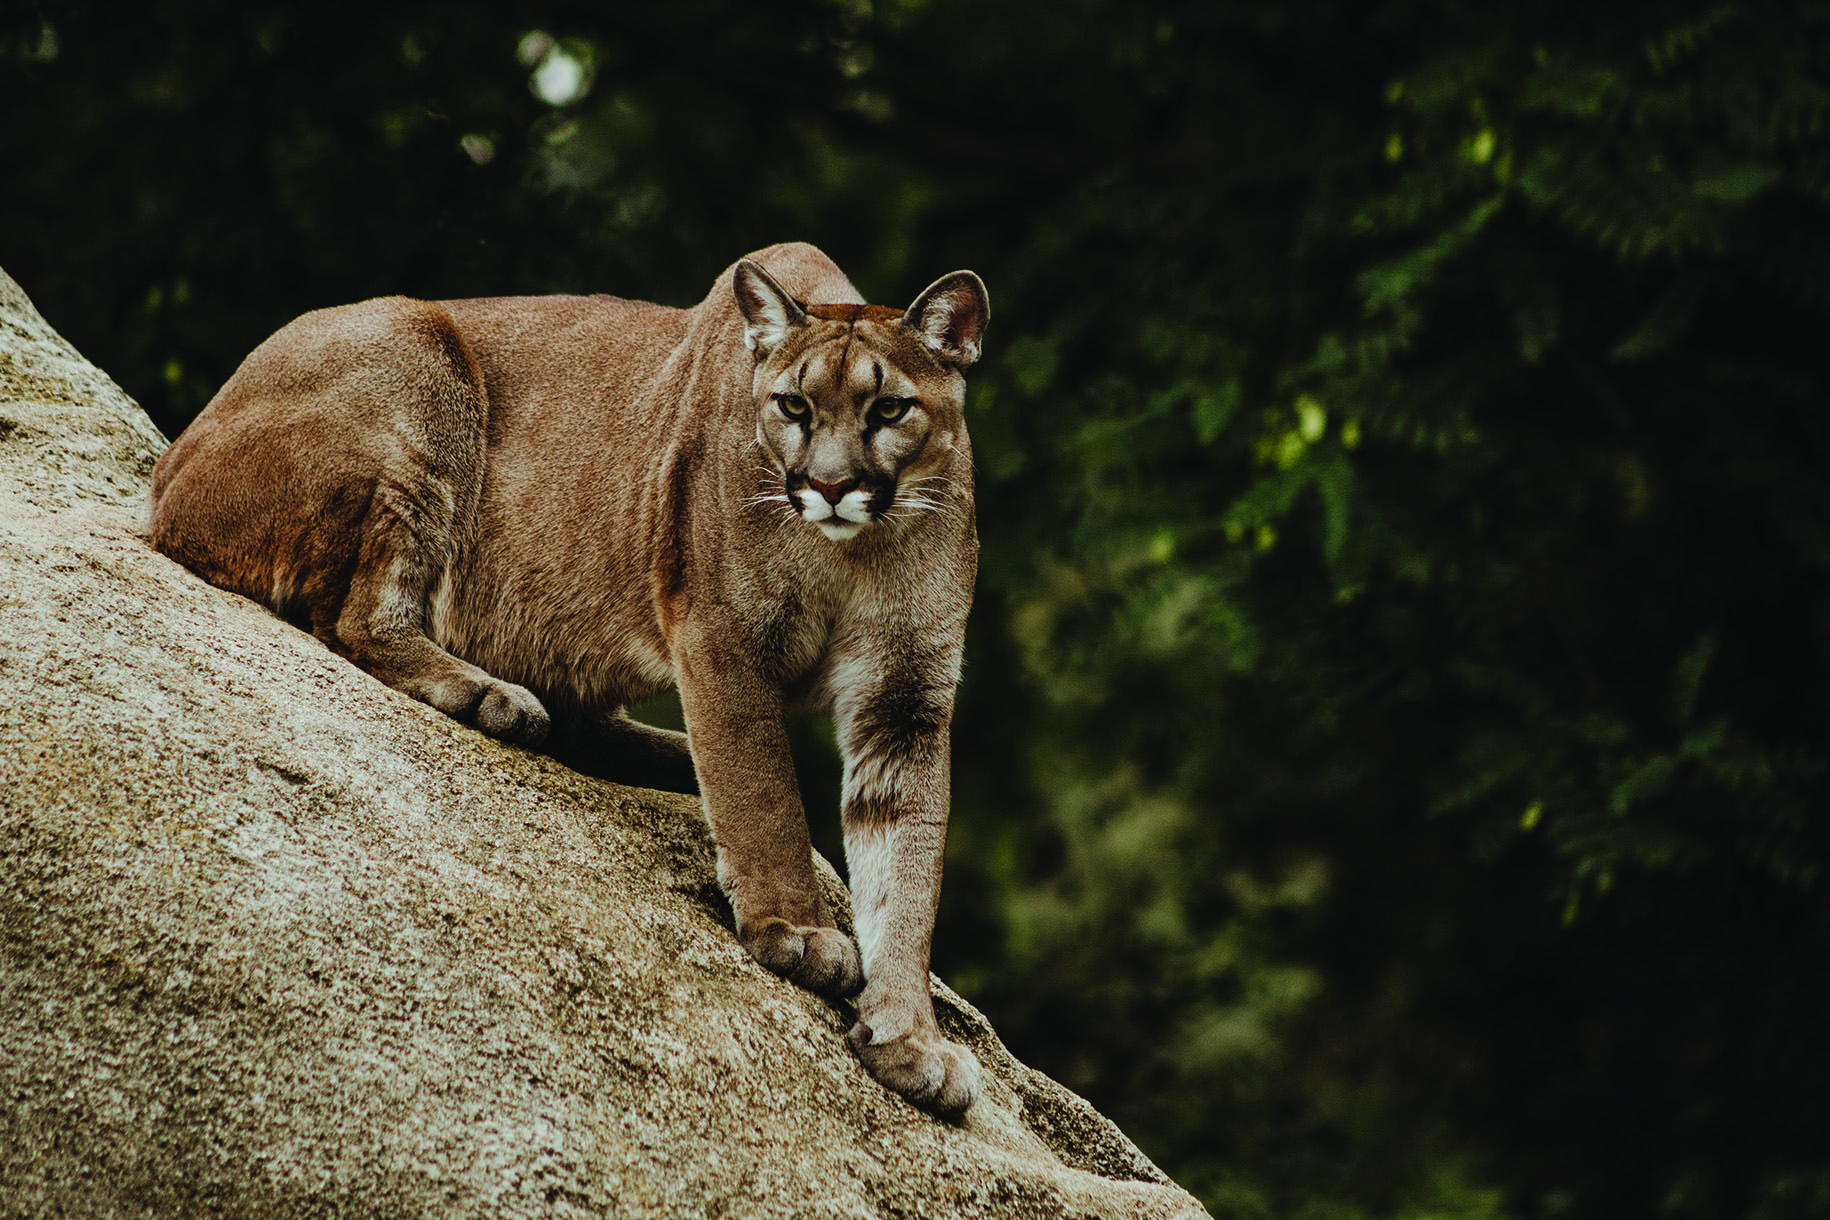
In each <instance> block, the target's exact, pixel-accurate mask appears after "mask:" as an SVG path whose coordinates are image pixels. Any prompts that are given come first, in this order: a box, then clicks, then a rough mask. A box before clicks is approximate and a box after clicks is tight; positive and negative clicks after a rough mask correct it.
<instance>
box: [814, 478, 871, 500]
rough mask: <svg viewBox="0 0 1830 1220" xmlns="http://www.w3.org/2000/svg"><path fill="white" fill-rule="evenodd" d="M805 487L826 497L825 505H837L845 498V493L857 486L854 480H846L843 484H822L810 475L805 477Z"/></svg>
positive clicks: (856, 481)
mask: <svg viewBox="0 0 1830 1220" xmlns="http://www.w3.org/2000/svg"><path fill="white" fill-rule="evenodd" d="M807 485H808V486H809V487H811V488H813V489H814V490H815V491H817V492H819V493H820V494H821V495H823V496H825V497H826V503H828V504H837V503H838V502H839V501H840V500H843V499H844V498H845V493H846V492H848V491H850V490H851V489H852V488H854V487H856V486H857V485H858V480H856V479H846V480H845V481H844V482H843V483H822V482H820V481H819V480H818V479H816V478H814V477H813V476H812V475H809V476H807Z"/></svg>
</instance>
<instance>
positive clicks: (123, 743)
mask: <svg viewBox="0 0 1830 1220" xmlns="http://www.w3.org/2000/svg"><path fill="white" fill-rule="evenodd" d="M163 446H164V439H163V438H162V437H161V436H160V435H159V434H158V432H157V430H155V429H154V428H153V427H152V425H151V423H150V422H148V420H147V419H146V417H145V415H143V414H142V413H141V412H140V410H139V409H138V408H137V407H136V406H135V405H134V404H133V403H132V402H131V401H129V400H128V399H127V397H126V396H125V395H123V394H122V393H121V391H120V390H119V389H118V388H116V387H115V386H114V384H113V383H112V382H110V381H109V380H108V379H107V378H106V377H104V376H103V375H102V374H101V373H99V372H98V371H97V370H96V369H94V368H93V367H92V366H90V365H89V364H88V363H86V362H85V361H84V360H83V359H82V357H81V356H79V355H78V354H77V353H76V351H75V350H74V349H72V348H71V347H70V346H69V345H68V344H67V343H65V342H64V341H63V340H62V339H61V338H59V337H58V336H57V335H56V333H55V332H53V331H52V330H51V329H50V327H49V326H47V325H46V324H45V322H44V321H43V319H41V318H40V317H39V316H38V315H37V313H36V312H35V311H34V310H33V309H32V306H31V304H30V302H29V301H27V300H26V298H25V295H24V293H22V292H21V291H20V290H19V288H18V286H17V285H16V284H14V283H13V282H12V281H11V280H10V279H7V278H6V276H5V275H4V274H0V1212H4V1213H6V1214H16V1215H33V1216H50V1215H82V1216H107V1215H128V1216H141V1215H156V1216H180V1215H182V1216H237V1217H258V1216H270V1215H287V1216H290V1215H337V1216H343V1215H348V1216H490V1217H508V1216H536V1215H538V1216H587V1215H588V1216H600V1215H611V1216H656V1217H662V1216H664V1217H691V1216H733V1217H736V1216H859V1217H867V1216H869V1217H875V1216H908V1217H928V1216H933V1217H940V1216H962V1217H966V1216H1013V1217H1014V1216H1022V1217H1027V1216H1056V1215H1070V1216H1083V1215H1084V1216H1102V1217H1107V1216H1109V1217H1120V1216H1137V1217H1144V1216H1153V1217H1154V1216H1164V1217H1167V1216H1178V1217H1179V1216H1199V1215H1202V1214H1204V1213H1202V1212H1201V1209H1200V1208H1199V1206H1198V1205H1197V1204H1196V1203H1195V1202H1194V1200H1192V1199H1191V1198H1190V1197H1189V1196H1188V1195H1187V1194H1185V1193H1184V1192H1182V1191H1181V1190H1180V1189H1178V1188H1177V1187H1176V1186H1174V1185H1173V1184H1172V1183H1170V1182H1169V1181H1168V1180H1167V1179H1166V1178H1165V1177H1164V1176H1163V1174H1162V1173H1161V1172H1160V1171H1159V1170H1157V1169H1156V1167H1155V1166H1153V1165H1151V1164H1150V1162H1149V1161H1148V1160H1146V1159H1145V1158H1144V1156H1143V1155H1142V1154H1141V1153H1139V1152H1138V1150H1137V1149H1136V1148H1135V1147H1134V1146H1133V1145H1132V1144H1131V1143H1130V1142H1129V1141H1128V1140H1126V1139H1125V1137H1124V1136H1123V1135H1122V1134H1120V1133H1119V1131H1118V1130H1117V1128H1115V1127H1114V1126H1113V1125H1112V1124H1111V1123H1109V1122H1108V1121H1106V1120H1105V1119H1104V1118H1102V1117H1100V1116H1099V1115H1098V1114H1097V1113H1095V1112H1094V1111H1093V1110H1092V1109H1091V1108H1090V1107H1089V1106H1088V1105H1087V1104H1086V1103H1085V1102H1084V1101H1082V1100H1081V1099H1079V1098H1078V1097H1075V1096H1074V1095H1073V1094H1071V1093H1069V1092H1068V1091H1066V1090H1065V1089H1063V1088H1061V1087H1060V1086H1059V1085H1056V1084H1055V1083H1054V1082H1052V1081H1050V1080H1048V1079H1046V1078H1045V1077H1043V1076H1041V1075H1040V1074H1038V1073H1036V1072H1033V1071H1030V1070H1029V1069H1027V1068H1025V1067H1024V1066H1023V1065H1022V1064H1020V1063H1018V1062H1017V1061H1016V1060H1015V1059H1013V1058H1012V1057H1011V1056H1010V1054H1009V1053H1008V1052H1007V1051H1005V1049H1004V1047H1003V1046H1002V1044H1001V1043H999V1041H998V1039H997V1037H996V1035H994V1034H993V1033H992V1031H991V1029H990V1028H989V1027H988V1026H987V1025H986V1023H985V1020H984V1018H983V1017H981V1016H980V1015H979V1014H978V1013H977V1012H976V1011H974V1010H973V1009H972V1008H971V1007H970V1006H969V1005H967V1004H966V1003H965V1002H964V1001H962V1000H960V998H959V997H958V996H955V995H954V994H952V993H951V992H950V991H948V990H946V989H945V988H944V987H938V988H937V991H938V995H939V997H940V998H939V1007H940V1010H941V1016H942V1023H943V1025H944V1026H945V1027H946V1029H947V1031H948V1032H949V1033H950V1034H951V1035H953V1036H954V1037H956V1038H959V1039H960V1040H961V1041H963V1042H965V1043H967V1044H968V1045H969V1046H971V1047H972V1049H973V1050H974V1052H975V1053H976V1054H977V1055H978V1056H979V1058H980V1060H981V1062H982V1063H983V1064H984V1066H985V1068H986V1075H987V1087H986V1096H985V1098H984V1100H983V1101H982V1102H981V1103H980V1104H979V1105H978V1106H976V1107H975V1108H974V1109H973V1110H972V1111H971V1112H970V1113H969V1114H968V1116H967V1118H966V1120H965V1121H964V1122H963V1123H962V1124H960V1125H950V1124H947V1123H944V1122H941V1121H938V1120H936V1119H934V1118H932V1117H930V1116H929V1115H927V1114H924V1113H922V1112H921V1111H919V1110H917V1109H915V1108H913V1107H912V1106H909V1105H908V1104H906V1103H904V1102H903V1101H901V1100H900V1099H898V1098H896V1097H895V1096H892V1095H891V1094H890V1093H888V1092H886V1091H884V1090H883V1089H882V1088H881V1087H880V1086H878V1085H877V1084H876V1083H875V1082H873V1081H872V1080H871V1079H870V1077H869V1076H867V1075H866V1074H865V1073H864V1071H863V1070H862V1069H861V1068H860V1066H859V1065H858V1063H857V1062H856V1060H855V1059H854V1058H853V1057H852V1055H851V1053H850V1052H849V1051H848V1050H847V1049H846V1047H845V1045H844V1042H843V1041H842V1037H841V1035H842V1034H843V1032H844V1030H845V1029H846V1028H847V1026H848V1025H849V1023H850V1021H851V1016H850V1014H849V1012H848V1011H847V1010H846V1009H845V1008H844V1007H843V1006H841V1005H834V1004H831V1003H828V1002H826V1001H824V1000H821V999H819V998H817V997H815V996H813V995H810V994H809V993H807V992H805V991H802V990H799V989H798V988H796V987H794V986H792V985H790V984H789V983H786V982H784V981H782V980H780V979H777V978H775V977H774V976H772V975H770V974H769V973H767V972H766V971H764V970H762V969H761V968H759V967H758V966H756V965H755V964H754V963H753V962H752V961H751V960H750V959H749V957H748V956H747V955H745V954H744V952H743V951H742V950H741V949H740V948H739V947H738V946H737V943H736V941H735V939H734V938H733V937H732V935H731V930H730V917H729V912H728V909H727V908H726V907H725V905H724V903H723V901H722V899H721V897H720V896H719V894H718V890H717V886H716V885H715V883H714V880H713V875H712V866H711V853H710V845H709V842H708V839H707V832H706V829H705V824H704V821H703V818H702V816H701V814H700V811H699V808H698V804H697V802H696V801H693V800H691V799H686V798H678V797H669V796H662V795H659V794H656V793H651V792H643V791H637V790H633V789H628V788H620V787H616V786H614V785H609V784H604V783H599V782H596V781H593V780H590V779H587V778H584V777H581V776H579V775H577V774H575V773H573V772H571V771H568V770H567V769H565V768H564V767H561V766H559V765H558V764H556V763H554V762H552V761H550V760H549V759H546V758H544V757H541V756H538V755H534V754H529V753H526V752H523V751H519V750H515V749H512V748H508V747H505V746H502V745H499V744H497V743H495V742H492V741H490V740H489V739H487V738H485V737H483V736H481V735H480V734H478V733H475V732H473V731H471V730H470V729H467V728H464V727H463V726H461V725H459V724H457V723H455V722H453V721H451V720H448V719H446V718H445V717H443V716H441V715H439V714H438V713H436V712H433V711H431V710H429V709H427V708H425V707H423V706H421V705H419V704H417V703H414V702H412V701H411V700H409V699H407V698H405V697H403V696H401V695H399V694H396V693H394V692H393V691H390V690H388V689H386V688H385V687H383V686H382V685H381V684H379V683H378V682H376V681H374V680H373V679H371V678H369V677H368V676H367V675H366V674H363V673H361V672H359V671H358V670H356V669H355V668H354V667H352V666H350V665H348V664H347V663H345V662H343V661H341V660H339V659H337V658H336V657H334V656H332V655H331V654H330V653H329V652H328V651H326V650H325V649H324V648H323V647H322V646H321V645H320V644H319V643H318V642H317V641H316V640H314V639H312V638H311V637H310V636H308V635H305V634H302V633H300V632H298V631H295V630H293V629H292V628H290V627H288V626H286V625H285V624H284V623H282V622H280V621H279V620H278V619H276V618H274V617H273V616H271V615H269V614H268V613H267V612H266V611H264V610H262V609H261V608H259V607H257V606H255V605H254V604H252V603H250V602H247V601H243V600H241V599H239V598H237V597H234V596H232V595H230V594H228V593H224V592H222V591H220V590H217V589H214V588H212V587H210V586H209V585H206V584H204V583H203V582H202V581H199V580H197V579H195V578H193V577H192V576H191V575H190V574H189V573H187V572H185V571H184V570H183V569H182V568H179V567H178V566H176V565H174V564H173V563H171V562H169V561H168V560H166V559H165V558H164V557H163V556H160V555H158V554H155V553H154V552H152V551H151V550H149V549H148V548H147V547H146V545H145V544H144V542H143V541H142V540H141V538H140V536H139V534H138V528H139V525H140V522H141V519H142V515H143V512H144V508H143V505H144V501H145V486H146V480H147V476H148V474H149V473H150V471H151V469H152V464H153V461H154V459H155V458H156V457H157V455H158V453H159V452H160V450H161V449H162V448H163ZM828 871H830V870H828ZM829 880H830V882H831V884H832V885H834V886H835V887H836V886H837V881H836V878H830V877H829Z"/></svg>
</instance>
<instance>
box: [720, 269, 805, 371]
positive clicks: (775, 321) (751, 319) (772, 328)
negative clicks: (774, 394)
mask: <svg viewBox="0 0 1830 1220" xmlns="http://www.w3.org/2000/svg"><path fill="white" fill-rule="evenodd" d="M731 286H732V288H733V289H735V290H736V293H737V308H738V309H741V310H742V311H743V342H744V346H745V347H747V348H749V349H750V353H751V354H752V355H753V356H755V357H756V358H757V359H758V360H761V359H763V358H764V357H766V356H767V355H768V354H769V353H770V352H771V351H773V350H775V346H776V344H778V343H780V342H781V341H782V340H783V339H786V338H787V337H788V332H789V331H791V330H793V329H794V328H795V327H797V326H805V325H806V324H807V311H806V310H804V309H802V308H801V303H800V302H799V301H797V300H795V299H794V298H793V297H791V296H789V295H788V290H787V289H785V288H783V287H782V286H781V285H780V284H778V283H776V282H775V277H774V276H772V275H770V274H769V273H768V272H767V271H764V270H763V269H762V268H761V267H760V266H758V265H757V264H755V263H753V262H751V261H750V260H749V259H747V258H746V259H740V260H739V261H738V263H737V270H736V272H735V274H733V275H732V277H731Z"/></svg>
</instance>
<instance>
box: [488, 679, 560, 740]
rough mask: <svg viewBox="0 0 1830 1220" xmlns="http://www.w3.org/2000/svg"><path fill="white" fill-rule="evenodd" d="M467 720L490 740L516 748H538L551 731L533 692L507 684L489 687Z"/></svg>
mask: <svg viewBox="0 0 1830 1220" xmlns="http://www.w3.org/2000/svg"><path fill="white" fill-rule="evenodd" d="M470 719H471V723H472V724H474V725H475V726H476V727H477V728H478V729H480V730H481V731H483V732H485V733H488V734H489V735H490V736H491V737H495V738H499V739H500V740H502V741H506V742H509V743H511V744H513V745H518V746H537V745H539V744H540V743H541V742H543V741H545V740H546V734H547V730H548V729H550V728H552V727H553V721H552V719H551V718H550V717H548V716H547V714H546V709H545V708H544V707H541V706H540V700H538V699H536V698H535V697H534V692H532V691H530V690H528V689H526V688H525V687H520V686H515V685H513V684H512V683H508V682H492V683H490V684H489V686H488V687H487V688H485V689H484V691H483V697H482V698H481V699H480V700H478V701H477V707H476V711H475V712H473V713H471V718H470Z"/></svg>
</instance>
